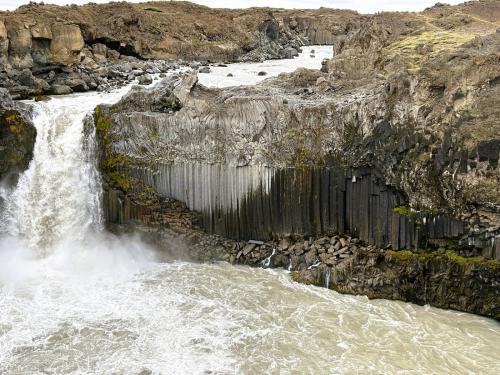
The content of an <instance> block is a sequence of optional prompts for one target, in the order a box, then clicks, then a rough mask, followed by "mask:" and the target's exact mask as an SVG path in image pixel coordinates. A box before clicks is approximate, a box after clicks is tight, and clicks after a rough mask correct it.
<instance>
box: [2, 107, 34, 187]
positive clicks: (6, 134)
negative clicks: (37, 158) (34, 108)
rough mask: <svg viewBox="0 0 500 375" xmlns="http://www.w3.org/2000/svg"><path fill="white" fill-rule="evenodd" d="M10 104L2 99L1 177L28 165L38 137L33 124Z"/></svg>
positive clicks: (23, 168)
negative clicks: (5, 103)
mask: <svg viewBox="0 0 500 375" xmlns="http://www.w3.org/2000/svg"><path fill="white" fill-rule="evenodd" d="M10 104H12V103H9V105H5V106H4V104H3V103H2V102H1V101H0V178H2V177H4V176H6V175H9V174H10V173H18V172H21V171H24V170H25V169H26V168H27V167H28V165H29V162H30V161H31V159H32V157H33V148H34V145H35V138H36V129H35V127H34V126H33V124H32V123H31V122H30V121H29V120H28V119H27V118H26V117H25V116H24V115H23V114H21V112H19V111H18V110H17V109H15V107H11V105H10Z"/></svg>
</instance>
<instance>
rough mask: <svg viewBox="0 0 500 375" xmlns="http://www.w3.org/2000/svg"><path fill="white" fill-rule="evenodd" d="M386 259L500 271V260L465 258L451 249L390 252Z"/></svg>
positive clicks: (387, 253)
mask: <svg viewBox="0 0 500 375" xmlns="http://www.w3.org/2000/svg"><path fill="white" fill-rule="evenodd" d="M386 257H388V258H389V259H390V260H393V261H397V262H400V263H408V262H419V263H424V262H427V261H429V260H434V261H441V262H452V263H455V264H458V265H459V266H460V267H462V268H468V267H470V266H472V265H478V266H483V267H487V268H493V269H500V260H493V259H484V258H482V257H468V258H467V257H463V256H460V255H458V254H457V253H456V252H454V251H453V250H450V249H445V248H442V247H441V248H439V249H437V250H433V251H427V250H416V251H411V250H399V251H394V250H389V251H387V252H386Z"/></svg>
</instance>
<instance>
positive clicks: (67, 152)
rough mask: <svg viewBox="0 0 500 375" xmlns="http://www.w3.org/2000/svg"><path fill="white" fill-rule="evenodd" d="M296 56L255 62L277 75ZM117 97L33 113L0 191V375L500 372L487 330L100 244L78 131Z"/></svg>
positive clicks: (284, 277) (135, 242) (457, 316)
mask: <svg viewBox="0 0 500 375" xmlns="http://www.w3.org/2000/svg"><path fill="white" fill-rule="evenodd" d="M310 48H311V47H306V48H305V49H304V53H303V54H302V55H301V56H300V57H299V58H298V59H296V60H284V61H273V62H271V63H269V62H266V63H263V64H272V65H273V68H272V69H271V68H270V67H268V69H267V70H268V72H269V75H271V73H272V72H271V70H273V71H279V70H280V69H281V71H288V70H290V65H293V67H292V68H295V67H298V66H301V65H300V64H299V65H298V66H296V65H297V64H298V63H300V62H301V61H305V60H307V59H311V60H313V59H312V58H311V57H310V56H309V55H310ZM321 48H324V51H328V48H330V51H331V47H328V48H327V47H321ZM318 51H323V50H322V49H321V50H320V49H319V48H318V47H316V55H315V56H316V57H315V59H316V60H315V64H316V65H314V66H310V67H315V68H319V66H318V64H319V65H320V62H321V59H322V57H321V54H320V52H318ZM325 53H326V52H325ZM328 53H329V52H328ZM301 59H302V60H301ZM309 63H311V64H312V62H311V61H310V60H307V64H309ZM257 65H258V64H257ZM257 65H256V66H255V68H251V66H252V65H251V64H237V65H233V66H230V67H228V68H224V67H221V69H228V70H230V71H232V72H234V73H233V75H234V79H235V80H236V82H239V83H240V84H241V83H253V82H254V81H256V79H255V77H256V74H255V72H254V73H251V74H253V76H252V79H248V80H245V79H243V78H241V77H244V75H245V74H247V73H248V72H251V71H252V69H255V71H260V70H261V67H260V66H257ZM304 65H306V64H305V63H304ZM304 65H302V66H304ZM306 66H308V65H306ZM249 67H250V68H249ZM221 72H222V73H220V74H219V73H217V72H216V71H214V73H210V74H213V75H212V76H211V77H212V78H211V79H213V82H215V81H216V80H217V74H219V75H218V77H219V79H220V78H221V77H222V76H225V75H227V73H225V72H226V71H222V70H221ZM210 74H207V76H210ZM248 74H250V73H248ZM251 74H250V75H251ZM238 77H240V78H241V80H240V81H238ZM201 82H203V83H204V84H207V85H210V83H209V82H208V81H204V78H201ZM232 84H233V83H232ZM212 85H215V86H217V85H219V86H220V85H225V83H224V84H223V83H220V84H217V83H213V84H212ZM128 89H129V87H124V88H122V89H119V90H116V91H113V92H112V93H85V94H78V95H71V96H60V97H54V98H52V99H51V100H50V101H47V102H39V103H35V104H33V106H34V109H35V117H34V122H35V126H36V128H37V140H36V145H35V151H34V158H33V161H32V162H31V164H30V167H29V169H28V170H27V171H26V172H25V173H24V174H23V175H22V176H21V178H20V180H19V183H18V185H17V187H16V188H15V189H14V190H8V189H7V188H5V187H2V189H1V191H0V193H1V195H2V197H3V198H4V199H5V200H6V202H7V207H6V209H5V210H4V212H3V213H2V216H1V217H0V234H1V237H0V374H8V375H14V374H19V375H21V374H22V375H24V374H142V375H146V374H381V373H384V374H498V373H500V352H499V350H498V343H499V340H500V327H499V325H498V323H497V322H495V321H493V320H489V319H485V318H481V317H478V316H473V315H469V314H464V313H457V312H453V311H445V310H440V309H435V308H430V307H419V306H415V305H412V304H407V303H402V302H394V301H382V300H376V301H370V300H368V299H367V298H366V297H357V296H347V295H340V294H338V293H335V292H333V291H330V290H327V289H323V288H317V287H312V286H305V285H301V284H297V283H294V282H293V281H291V279H290V277H289V274H288V273H287V272H286V271H282V270H281V271H276V270H270V269H252V268H247V267H241V266H231V265H229V264H226V263H216V264H196V263H188V262H180V261H175V260H172V261H171V262H164V261H159V260H158V259H157V256H156V254H155V252H154V251H153V250H152V249H149V248H148V247H147V246H146V245H144V244H143V243H141V242H140V240H139V239H137V238H135V237H133V236H127V237H126V236H124V237H116V236H114V235H111V234H108V233H106V232H105V231H104V230H103V226H102V219H101V217H102V215H101V206H100V194H101V193H100V190H101V189H100V179H99V174H98V172H97V169H96V161H95V157H94V151H95V145H94V142H93V139H92V137H90V138H89V139H86V138H85V137H84V136H83V120H84V118H85V116H86V115H87V114H88V113H90V112H91V111H92V110H93V109H94V108H95V106H96V105H97V104H99V103H113V102H115V101H117V100H118V99H119V98H120V97H121V96H122V95H123V94H125V93H126V92H127V90H128Z"/></svg>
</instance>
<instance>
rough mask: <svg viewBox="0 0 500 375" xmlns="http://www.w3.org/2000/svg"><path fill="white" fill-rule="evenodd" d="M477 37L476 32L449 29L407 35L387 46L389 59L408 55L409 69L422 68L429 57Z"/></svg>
mask: <svg viewBox="0 0 500 375" xmlns="http://www.w3.org/2000/svg"><path fill="white" fill-rule="evenodd" d="M474 38H475V35H474V34H467V33H454V32H448V31H434V32H429V31H426V32H423V33H421V34H419V35H411V36H407V37H405V38H403V39H400V40H398V41H396V42H394V43H392V44H390V45H389V46H387V47H386V48H385V55H386V57H387V59H389V60H390V59H393V58H394V57H396V56H401V55H402V56H404V57H407V58H408V59H409V60H408V69H410V70H412V69H413V70H416V69H420V67H421V66H422V64H424V63H425V62H426V61H427V60H428V58H429V57H431V56H435V55H437V54H439V53H440V52H443V51H446V50H450V49H453V48H456V47H458V46H460V45H462V44H464V43H466V42H468V41H469V40H472V39H474Z"/></svg>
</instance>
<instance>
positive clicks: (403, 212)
mask: <svg viewBox="0 0 500 375" xmlns="http://www.w3.org/2000/svg"><path fill="white" fill-rule="evenodd" d="M392 212H394V213H396V214H398V215H400V216H404V217H406V218H407V219H412V218H413V216H414V212H413V211H412V210H411V208H410V207H408V206H398V207H394V208H393V209H392Z"/></svg>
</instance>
